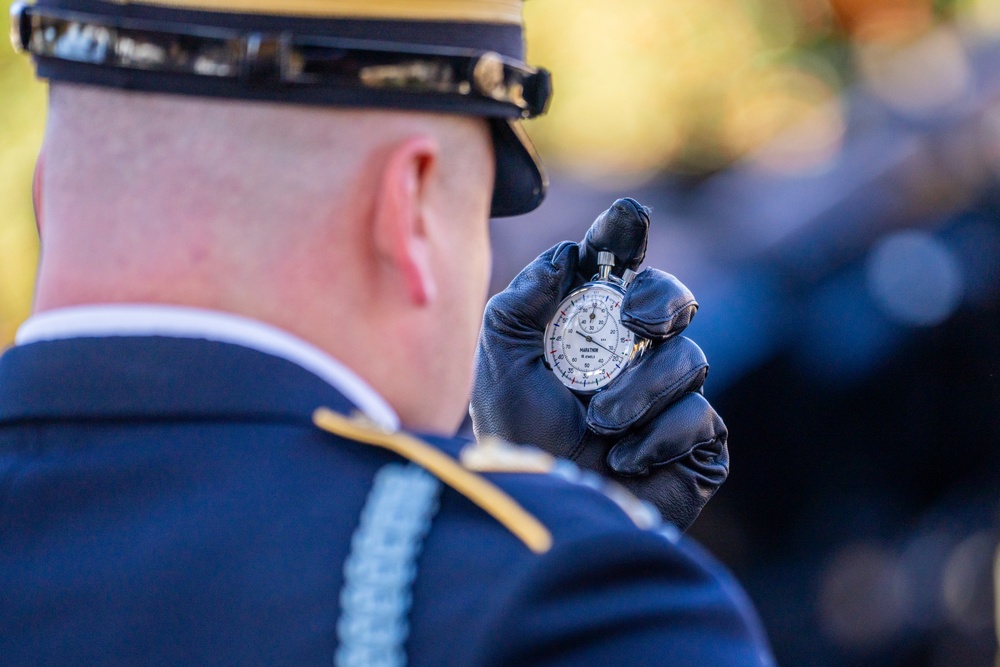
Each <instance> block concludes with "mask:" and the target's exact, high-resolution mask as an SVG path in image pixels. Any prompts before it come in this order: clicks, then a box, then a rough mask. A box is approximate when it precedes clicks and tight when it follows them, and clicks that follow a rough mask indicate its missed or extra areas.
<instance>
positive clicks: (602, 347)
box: [576, 329, 621, 359]
mask: <svg viewBox="0 0 1000 667" xmlns="http://www.w3.org/2000/svg"><path fill="white" fill-rule="evenodd" d="M576 332H577V333H578V334H580V335H581V336H583V337H584V339H586V341H587V342H588V343H593V344H594V345H596V346H597V347H599V348H601V349H602V350H604V351H605V352H607V353H608V354H610V355H611V356H613V357H615V358H616V359H621V355H620V354H618V353H617V352H615V351H613V350H609V349H608V348H606V347H604V346H603V345H601V344H600V343H598V342H597V341H596V340H594V339H593V338H592V337H590V336H588V335H587V334H585V333H582V332H581V331H580V330H579V329H577V330H576Z"/></svg>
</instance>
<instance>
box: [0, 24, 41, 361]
mask: <svg viewBox="0 0 1000 667" xmlns="http://www.w3.org/2000/svg"><path fill="white" fill-rule="evenodd" d="M2 15H3V19H0V20H2V27H3V30H2V31H0V34H2V35H7V34H8V21H9V19H8V18H7V13H6V12H3V13H2ZM45 97H46V95H45V86H44V85H43V84H41V83H39V82H38V81H37V80H36V79H35V77H34V73H33V71H32V68H31V65H30V63H29V62H28V60H27V59H26V58H24V57H23V56H20V55H18V54H16V53H14V50H13V49H12V48H11V46H10V43H9V42H8V41H6V40H3V41H2V43H0V347H2V346H4V345H6V344H8V343H10V341H11V340H12V339H13V337H14V332H15V331H16V330H17V327H18V325H19V324H20V323H21V321H22V320H23V319H24V318H25V317H27V315H28V311H29V309H30V306H31V294H32V283H33V279H34V274H35V266H36V263H37V258H38V235H37V233H36V232H35V216H34V210H33V207H32V203H31V180H32V174H33V172H34V166H35V158H36V156H37V155H38V148H39V146H41V143H42V133H43V130H44V125H45Z"/></svg>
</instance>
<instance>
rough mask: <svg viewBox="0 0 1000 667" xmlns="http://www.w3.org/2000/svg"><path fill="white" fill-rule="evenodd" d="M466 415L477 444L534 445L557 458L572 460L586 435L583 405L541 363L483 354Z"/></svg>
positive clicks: (523, 357) (513, 357)
mask: <svg viewBox="0 0 1000 667" xmlns="http://www.w3.org/2000/svg"><path fill="white" fill-rule="evenodd" d="M512 387H514V388H516V389H515V390H512V389H511V388H512ZM540 404H541V405H540ZM469 414H470V416H471V417H472V426H473V431H474V433H475V435H476V438H477V439H482V438H484V437H486V436H494V437H497V438H500V439H502V440H507V441H509V442H516V443H521V444H527V445H535V446H537V447H540V448H542V449H544V450H546V451H548V452H549V453H550V454H552V455H553V456H557V457H561V458H570V457H571V456H572V455H573V454H574V450H575V449H576V448H577V446H578V444H579V443H580V441H581V440H582V438H583V436H584V433H585V432H586V425H585V420H584V406H583V404H582V403H581V402H580V400H579V399H578V398H577V397H576V396H575V395H573V393H572V392H570V391H569V390H568V389H566V388H565V387H564V386H562V384H561V383H560V382H559V380H558V378H556V376H555V375H553V374H552V372H551V371H549V370H548V369H547V368H545V367H544V365H543V364H542V362H541V361H540V360H538V361H533V360H531V359H529V358H528V357H526V356H523V355H522V356H517V355H514V356H512V357H509V358H507V357H501V356H498V355H485V354H484V353H483V350H482V348H480V350H479V353H478V355H477V363H476V382H475V383H474V385H473V390H472V400H471V402H470V404H469Z"/></svg>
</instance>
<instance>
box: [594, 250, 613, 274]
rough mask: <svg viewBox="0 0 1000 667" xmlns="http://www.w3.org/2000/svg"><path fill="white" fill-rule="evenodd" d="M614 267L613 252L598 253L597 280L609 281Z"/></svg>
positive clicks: (603, 251)
mask: <svg viewBox="0 0 1000 667" xmlns="http://www.w3.org/2000/svg"><path fill="white" fill-rule="evenodd" d="M614 267H615V254H614V253H613V252H608V251H607V250H602V251H601V252H599V253H597V278H598V279H599V280H608V278H609V277H610V276H611V269H613V268H614Z"/></svg>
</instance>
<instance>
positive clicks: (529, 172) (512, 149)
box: [490, 118, 549, 218]
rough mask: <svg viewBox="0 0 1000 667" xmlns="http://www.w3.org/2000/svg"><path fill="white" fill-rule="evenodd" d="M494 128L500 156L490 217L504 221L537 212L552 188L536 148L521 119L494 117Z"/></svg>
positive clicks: (495, 147) (495, 144) (496, 147)
mask: <svg viewBox="0 0 1000 667" xmlns="http://www.w3.org/2000/svg"><path fill="white" fill-rule="evenodd" d="M490 127H491V129H492V133H493V150H494V152H495V154H496V180H495V182H494V185H493V203H492V206H491V208H490V216H492V217H494V218H503V217H509V216H512V215H521V214H522V213H527V212H529V211H533V210H535V209H536V208H538V206H539V204H541V203H542V200H543V199H545V191H546V190H547V189H548V186H549V182H548V179H547V178H546V177H545V171H544V170H543V169H542V164H541V162H540V161H539V159H538V155H537V154H536V153H535V147H534V146H532V145H531V140H530V139H528V135H527V134H525V132H524V129H523V128H522V127H521V124H520V121H518V120H510V119H507V118H492V119H490Z"/></svg>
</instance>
